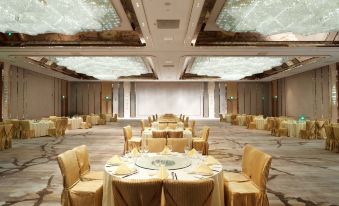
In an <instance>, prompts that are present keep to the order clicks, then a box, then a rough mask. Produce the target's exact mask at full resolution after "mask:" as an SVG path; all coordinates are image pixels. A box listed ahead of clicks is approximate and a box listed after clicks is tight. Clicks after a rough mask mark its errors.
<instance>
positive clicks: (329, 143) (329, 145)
mask: <svg viewBox="0 0 339 206" xmlns="http://www.w3.org/2000/svg"><path fill="white" fill-rule="evenodd" d="M325 132H326V137H327V138H326V142H325V149H326V150H330V151H333V150H334V148H335V138H334V133H333V127H332V126H331V125H325Z"/></svg>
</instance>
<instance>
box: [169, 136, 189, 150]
mask: <svg viewBox="0 0 339 206" xmlns="http://www.w3.org/2000/svg"><path fill="white" fill-rule="evenodd" d="M167 145H170V146H172V151H173V152H179V153H185V147H186V145H188V139H187V138H168V139H167Z"/></svg>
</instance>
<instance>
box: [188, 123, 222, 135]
mask: <svg viewBox="0 0 339 206" xmlns="http://www.w3.org/2000/svg"><path fill="white" fill-rule="evenodd" d="M225 121H226V120H225ZM187 129H189V130H191V132H192V137H195V120H193V121H192V123H191V127H189V128H187Z"/></svg>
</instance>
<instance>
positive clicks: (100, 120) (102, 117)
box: [98, 114, 106, 125]
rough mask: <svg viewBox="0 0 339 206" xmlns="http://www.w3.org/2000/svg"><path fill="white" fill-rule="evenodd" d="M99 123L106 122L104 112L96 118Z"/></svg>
mask: <svg viewBox="0 0 339 206" xmlns="http://www.w3.org/2000/svg"><path fill="white" fill-rule="evenodd" d="M98 124H99V125H105V124H106V114H100V119H99V120H98Z"/></svg>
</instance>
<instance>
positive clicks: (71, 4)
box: [0, 0, 121, 35]
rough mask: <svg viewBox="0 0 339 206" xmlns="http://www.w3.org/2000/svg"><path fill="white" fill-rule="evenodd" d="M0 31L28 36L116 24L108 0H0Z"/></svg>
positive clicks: (96, 29) (62, 32) (109, 28)
mask: <svg viewBox="0 0 339 206" xmlns="http://www.w3.org/2000/svg"><path fill="white" fill-rule="evenodd" d="M0 11H1V18H0V32H2V33H6V32H17V33H24V34H29V35H37V34H44V33H61V34H68V35H73V34H76V33H78V32H83V31H104V30H111V29H112V28H115V27H118V26H120V21H121V20H120V17H119V15H118V14H117V12H116V11H115V9H114V7H113V5H112V3H111V1H110V0H77V1H74V0H48V1H46V0H44V1H43V0H11V1H0Z"/></svg>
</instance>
